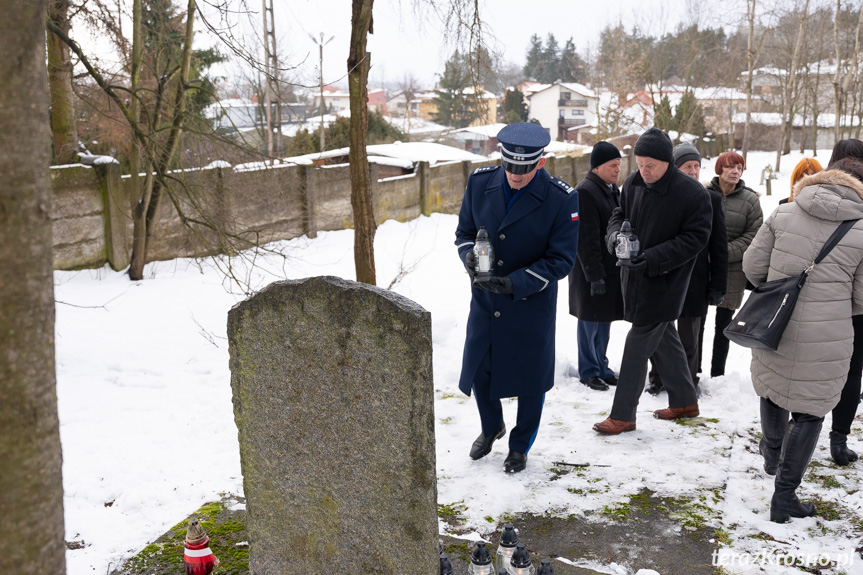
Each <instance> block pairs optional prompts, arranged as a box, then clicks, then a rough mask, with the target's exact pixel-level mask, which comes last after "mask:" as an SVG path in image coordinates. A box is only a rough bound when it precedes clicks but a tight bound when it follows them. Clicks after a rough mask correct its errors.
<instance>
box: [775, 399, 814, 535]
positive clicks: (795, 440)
mask: <svg viewBox="0 0 863 575" xmlns="http://www.w3.org/2000/svg"><path fill="white" fill-rule="evenodd" d="M823 421H824V418H823V417H815V416H814V415H808V414H805V413H801V414H799V415H798V417H797V421H791V422H790V423H789V424H788V431H787V432H786V433H785V440H784V441H783V442H782V456H781V460H780V462H779V468H778V470H777V472H776V480H775V481H774V482H773V498H772V499H771V500H770V521H773V522H775V523H786V522H787V521H788V520H789V519H790V518H791V517H811V516H813V515H815V506H814V505H813V504H812V503H809V502H808V501H806V502H803V501H800V500H799V499H797V494H796V493H795V491H796V490H797V488H798V487H800V482H801V481H803V474H804V473H805V472H806V468H807V467H808V466H809V461H810V460H811V459H812V454H813V453H814V452H815V445H816V444H817V443H818V434H819V433H820V432H821V424H822V422H823Z"/></svg>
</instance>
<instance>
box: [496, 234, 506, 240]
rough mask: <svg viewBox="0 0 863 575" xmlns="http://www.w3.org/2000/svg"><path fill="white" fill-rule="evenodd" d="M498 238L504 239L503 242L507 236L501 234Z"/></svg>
mask: <svg viewBox="0 0 863 575" xmlns="http://www.w3.org/2000/svg"><path fill="white" fill-rule="evenodd" d="M497 237H499V238H500V239H502V240H505V239H506V234H500V235H499V236H497Z"/></svg>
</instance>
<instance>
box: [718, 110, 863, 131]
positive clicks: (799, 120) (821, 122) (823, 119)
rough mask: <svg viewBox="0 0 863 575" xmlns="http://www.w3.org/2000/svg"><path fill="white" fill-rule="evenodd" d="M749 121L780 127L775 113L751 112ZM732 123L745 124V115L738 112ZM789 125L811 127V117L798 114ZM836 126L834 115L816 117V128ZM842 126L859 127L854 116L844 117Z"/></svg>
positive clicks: (778, 115) (779, 116)
mask: <svg viewBox="0 0 863 575" xmlns="http://www.w3.org/2000/svg"><path fill="white" fill-rule="evenodd" d="M750 117H751V120H752V122H753V123H755V124H762V125H765V126H780V125H782V115H781V114H779V113H777V112H753V113H752V114H750ZM732 122H734V123H735V124H744V123H746V114H745V113H743V112H738V113H737V114H734V116H732ZM791 125H792V126H794V127H795V128H802V127H803V126H811V125H812V117H811V116H807V117H806V118H805V119H804V118H803V116H801V115H800V114H795V115H794V118H793V119H792V120H791ZM835 125H836V114H819V115H818V127H820V128H832V127H834V126H835ZM842 125H845V126H859V125H860V119H859V118H857V117H855V116H845V117H844V118H843V119H842Z"/></svg>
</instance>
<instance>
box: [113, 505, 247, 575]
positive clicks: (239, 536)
mask: <svg viewBox="0 0 863 575" xmlns="http://www.w3.org/2000/svg"><path fill="white" fill-rule="evenodd" d="M229 502H230V500H229V499H228V498H227V497H226V498H225V499H223V500H222V501H216V502H213V503H208V504H206V505H204V506H202V507H201V508H200V509H198V510H197V511H196V512H195V513H193V514H192V517H193V518H195V519H197V520H198V522H199V523H200V524H201V527H203V529H204V531H205V532H206V533H207V535H208V536H209V538H210V545H209V546H210V550H211V551H212V552H213V554H215V556H216V557H217V558H218V559H219V565H217V566H216V567H215V568H214V569H213V575H226V574H229V573H245V572H248V570H249V547H248V545H244V544H243V543H244V542H245V539H246V536H245V535H246V528H245V524H244V523H242V522H240V521H237V520H235V519H233V518H232V517H231V514H230V512H226V509H225V508H226V506H227V505H228V504H229ZM188 526H189V522H188V520H184V521H182V522H180V523H178V524H176V525H175V526H173V527H172V528H171V529H170V530H169V531H168V532H167V533H166V534H165V535H163V536H162V537H160V538H159V539H157V540H156V541H154V542H153V543H151V544H150V545H147V546H146V547H145V548H144V549H143V550H141V552H140V553H138V554H137V555H135V556H134V557H132V558H131V559H129V560H128V561H127V562H126V563H125V564H124V565H123V566H122V567H121V568H120V569H118V570H117V571H115V572H114V573H115V574H116V575H121V574H122V575H137V574H145V573H146V574H147V575H174V574H176V573H182V572H183V570H184V569H183V540H184V539H185V538H186V529H187V528H188ZM238 544H239V545H238Z"/></svg>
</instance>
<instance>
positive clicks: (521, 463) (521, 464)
mask: <svg viewBox="0 0 863 575" xmlns="http://www.w3.org/2000/svg"><path fill="white" fill-rule="evenodd" d="M526 466H527V453H519V452H518V451H513V450H512V449H510V450H509V455H507V456H506V459H504V460H503V470H504V471H506V472H507V473H518V472H519V471H522V470H523V469H524V468H525V467H526Z"/></svg>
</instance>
